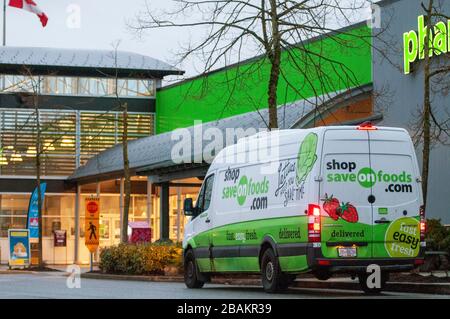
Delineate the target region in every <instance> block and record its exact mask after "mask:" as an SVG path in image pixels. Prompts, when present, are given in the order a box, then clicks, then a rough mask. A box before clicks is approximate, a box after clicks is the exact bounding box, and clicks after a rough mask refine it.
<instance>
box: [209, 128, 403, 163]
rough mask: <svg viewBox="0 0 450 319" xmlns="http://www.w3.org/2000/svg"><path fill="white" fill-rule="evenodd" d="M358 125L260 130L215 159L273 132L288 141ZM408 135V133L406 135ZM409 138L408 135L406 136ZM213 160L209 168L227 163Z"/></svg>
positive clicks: (267, 136) (389, 129) (383, 129)
mask: <svg viewBox="0 0 450 319" xmlns="http://www.w3.org/2000/svg"><path fill="white" fill-rule="evenodd" d="M358 127H359V126H349V125H347V126H344V125H342V126H319V127H315V128H310V129H288V130H278V131H262V132H259V133H257V134H254V135H251V136H247V137H243V138H240V139H239V140H238V142H237V143H236V144H233V145H229V146H227V147H225V148H223V149H222V150H221V151H220V152H219V153H218V154H217V156H216V159H217V158H219V157H220V156H223V153H224V152H227V151H228V152H230V148H236V147H237V146H238V145H241V144H242V143H251V142H252V141H255V139H268V138H269V137H270V136H271V135H272V134H274V133H275V132H276V133H277V134H278V137H279V138H283V139H284V140H286V141H287V143H289V140H292V141H296V140H298V139H299V138H300V137H301V136H304V135H306V134H309V133H316V134H317V135H319V136H322V135H323V134H324V133H325V132H326V131H333V130H336V131H338V130H355V131H357V129H358ZM376 129H377V131H378V132H380V131H385V132H404V133H406V134H408V132H407V131H406V130H405V129H403V128H397V127H385V126H376ZM406 136H409V135H406ZM408 138H409V137H408ZM216 159H214V161H213V162H212V164H211V167H210V170H215V169H218V168H223V167H228V166H229V165H230V164H229V163H218V161H216Z"/></svg>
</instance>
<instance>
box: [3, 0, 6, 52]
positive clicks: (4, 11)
mask: <svg viewBox="0 0 450 319" xmlns="http://www.w3.org/2000/svg"><path fill="white" fill-rule="evenodd" d="M3 46H6V0H3Z"/></svg>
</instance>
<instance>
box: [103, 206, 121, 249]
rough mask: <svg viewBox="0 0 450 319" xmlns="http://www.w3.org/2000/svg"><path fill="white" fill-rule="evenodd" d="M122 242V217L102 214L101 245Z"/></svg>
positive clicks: (105, 245) (106, 245)
mask: <svg viewBox="0 0 450 319" xmlns="http://www.w3.org/2000/svg"><path fill="white" fill-rule="evenodd" d="M119 243H120V218H119V217H117V216H116V215H108V214H104V215H101V216H100V247H108V246H113V245H118V244H119Z"/></svg>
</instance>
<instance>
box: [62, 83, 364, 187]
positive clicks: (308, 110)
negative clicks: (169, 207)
mask: <svg viewBox="0 0 450 319" xmlns="http://www.w3.org/2000/svg"><path fill="white" fill-rule="evenodd" d="M371 91H372V86H371V85H366V86H362V87H358V88H354V89H352V90H349V91H345V92H335V93H332V94H328V95H327V96H324V97H314V98H311V99H306V100H300V101H296V102H294V103H291V104H287V105H285V106H281V107H279V108H278V119H279V127H280V129H290V128H293V127H294V126H295V127H296V128H299V127H298V123H299V120H300V119H302V118H305V117H308V116H310V115H311V114H312V113H313V112H314V109H315V108H316V105H318V107H319V108H322V107H325V106H326V107H327V108H328V107H329V105H330V104H337V103H342V101H344V100H348V99H353V98H355V97H357V96H359V95H361V94H363V95H366V94H367V92H371ZM267 118H268V110H267V109H263V110H259V111H255V112H250V113H246V114H242V115H237V116H233V117H229V118H226V119H222V120H219V121H214V122H209V123H206V124H203V125H201V126H195V127H194V126H192V127H189V128H186V129H185V130H186V131H185V132H186V133H187V132H189V134H190V136H194V130H196V132H199V131H200V130H202V132H205V131H206V130H207V129H208V128H213V127H216V128H219V129H220V130H221V131H222V132H225V130H226V129H228V128H231V129H236V128H242V129H244V130H247V129H249V128H254V129H257V130H259V129H260V128H261V129H264V128H266V127H267V126H266V121H267ZM172 133H173V132H168V133H163V134H159V135H153V136H149V137H145V138H140V139H137V140H134V141H130V142H129V145H128V152H129V160H130V168H131V170H132V172H133V173H134V174H137V175H148V176H153V178H152V179H153V180H154V181H155V182H156V181H161V180H158V176H159V175H165V176H168V174H170V173H173V174H175V175H176V176H177V178H182V177H183V176H182V175H183V174H181V173H182V172H186V173H187V172H189V171H190V170H192V174H194V175H192V174H191V173H187V174H188V175H189V174H191V176H195V174H198V172H202V170H201V168H203V171H204V168H205V167H207V166H208V163H206V162H202V163H194V160H193V159H195V158H196V156H198V155H200V154H198V153H199V152H198V151H197V150H203V147H201V148H200V147H198V145H197V147H194V143H193V141H191V154H192V157H191V158H192V163H183V164H176V163H174V162H173V161H172V156H171V152H172V149H173V146H174V145H175V144H176V143H178V142H179V139H178V137H176V138H175V139H174V140H172ZM224 135H225V134H224ZM224 138H225V137H224ZM210 142H211V141H203V146H205V145H208V144H209V143H210ZM235 142H236V140H235ZM223 145H225V141H224V143H223ZM199 169H200V170H199ZM122 171H123V161H122V145H121V144H118V145H116V146H115V147H113V148H111V149H108V150H106V151H104V152H102V153H100V154H98V155H97V156H95V157H93V158H92V159H90V160H89V161H88V162H87V163H86V164H85V165H84V166H81V167H80V168H78V169H77V170H76V171H75V172H74V174H73V175H72V176H71V177H69V180H71V181H77V182H80V183H86V182H91V181H95V180H104V179H111V178H116V177H118V176H121V175H122Z"/></svg>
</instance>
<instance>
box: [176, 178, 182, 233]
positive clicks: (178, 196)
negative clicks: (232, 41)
mask: <svg viewBox="0 0 450 319" xmlns="http://www.w3.org/2000/svg"><path fill="white" fill-rule="evenodd" d="M181 205H183V203H182V202H181V187H177V242H180V240H181V231H180V228H181Z"/></svg>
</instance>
